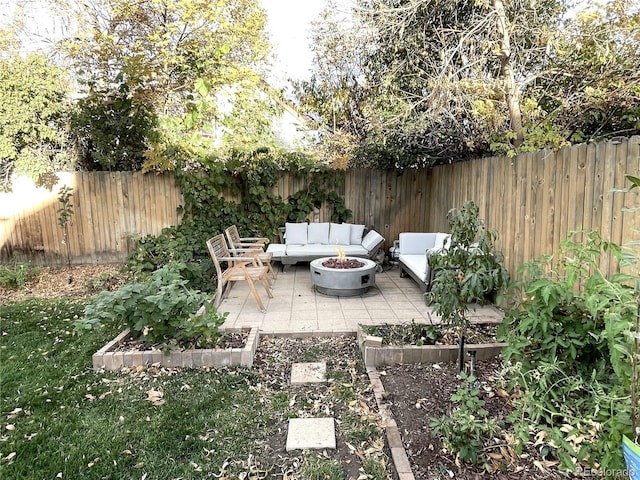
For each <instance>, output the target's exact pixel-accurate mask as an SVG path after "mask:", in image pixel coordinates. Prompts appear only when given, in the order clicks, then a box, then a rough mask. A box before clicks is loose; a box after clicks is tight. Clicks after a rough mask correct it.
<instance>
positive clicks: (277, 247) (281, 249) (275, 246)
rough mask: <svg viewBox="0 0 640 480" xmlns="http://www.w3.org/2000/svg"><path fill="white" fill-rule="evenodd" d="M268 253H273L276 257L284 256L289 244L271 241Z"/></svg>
mask: <svg viewBox="0 0 640 480" xmlns="http://www.w3.org/2000/svg"><path fill="white" fill-rule="evenodd" d="M267 253H271V254H272V255H273V256H274V257H276V258H279V257H282V256H284V255H285V254H286V253H287V246H286V245H283V244H281V243H270V244H269V246H268V247H267Z"/></svg>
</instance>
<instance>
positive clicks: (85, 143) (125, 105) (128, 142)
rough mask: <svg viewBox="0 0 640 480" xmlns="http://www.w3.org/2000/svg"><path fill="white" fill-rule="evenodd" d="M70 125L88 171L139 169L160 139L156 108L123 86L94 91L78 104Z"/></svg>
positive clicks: (125, 85) (123, 84) (126, 86)
mask: <svg viewBox="0 0 640 480" xmlns="http://www.w3.org/2000/svg"><path fill="white" fill-rule="evenodd" d="M71 124H72V126H73V128H74V131H75V132H76V135H77V137H78V140H79V143H80V145H81V147H82V150H83V164H84V165H83V166H84V168H86V169H87V170H124V171H127V170H140V169H141V168H142V164H143V163H144V160H145V157H144V154H145V152H146V151H147V149H148V146H149V144H150V143H151V142H153V141H154V140H155V139H156V137H157V131H156V129H157V124H158V120H157V117H156V114H155V112H154V106H153V105H152V104H150V103H149V102H148V100H145V99H143V98H140V97H136V96H134V95H132V93H131V92H130V87H129V86H128V85H127V84H125V83H122V84H120V86H119V88H118V89H114V90H111V91H98V90H93V89H92V90H91V91H90V92H89V94H88V95H87V97H85V98H82V99H81V100H79V101H78V103H77V106H76V109H75V111H74V114H73V118H72V121H71Z"/></svg>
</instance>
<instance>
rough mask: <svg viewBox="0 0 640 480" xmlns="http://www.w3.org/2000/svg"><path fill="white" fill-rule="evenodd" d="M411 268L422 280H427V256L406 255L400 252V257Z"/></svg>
mask: <svg viewBox="0 0 640 480" xmlns="http://www.w3.org/2000/svg"><path fill="white" fill-rule="evenodd" d="M398 260H400V261H401V262H402V263H403V264H404V265H405V266H406V267H407V268H408V269H409V270H411V271H412V272H413V273H414V274H415V275H416V276H417V277H418V278H420V280H422V281H423V282H425V283H426V282H427V275H428V273H429V270H428V268H429V267H428V266H427V256H426V255H424V254H422V255H406V254H400V256H399V257H398Z"/></svg>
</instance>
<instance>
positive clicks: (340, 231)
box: [329, 223, 351, 245]
mask: <svg viewBox="0 0 640 480" xmlns="http://www.w3.org/2000/svg"><path fill="white" fill-rule="evenodd" d="M350 239H351V225H349V224H348V223H332V224H331V229H330V230H329V243H330V244H331V245H349V243H350Z"/></svg>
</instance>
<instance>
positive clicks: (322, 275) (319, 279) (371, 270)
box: [311, 257, 376, 297]
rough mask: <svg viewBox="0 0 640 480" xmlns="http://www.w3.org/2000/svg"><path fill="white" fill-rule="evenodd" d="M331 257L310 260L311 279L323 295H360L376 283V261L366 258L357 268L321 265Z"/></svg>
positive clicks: (361, 259) (360, 259) (361, 260)
mask: <svg viewBox="0 0 640 480" xmlns="http://www.w3.org/2000/svg"><path fill="white" fill-rule="evenodd" d="M331 258H333V257H325V258H317V259H316V260H313V261H312V262H311V281H312V282H313V284H314V286H315V288H316V290H317V291H318V292H320V293H323V294H325V295H333V296H336V297H352V296H355V295H362V294H363V293H365V292H366V291H367V290H369V287H371V286H373V285H375V283H376V262H374V261H372V260H368V259H366V258H358V259H357V260H358V261H360V262H362V263H364V266H362V267H358V268H345V269H341V268H328V267H325V266H324V265H322V264H323V263H324V262H326V261H327V260H330V259H331Z"/></svg>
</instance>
